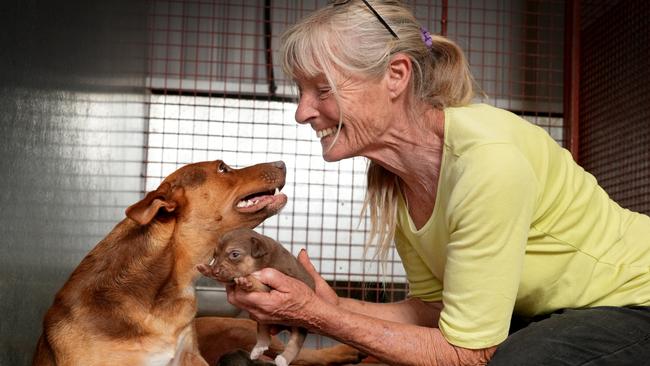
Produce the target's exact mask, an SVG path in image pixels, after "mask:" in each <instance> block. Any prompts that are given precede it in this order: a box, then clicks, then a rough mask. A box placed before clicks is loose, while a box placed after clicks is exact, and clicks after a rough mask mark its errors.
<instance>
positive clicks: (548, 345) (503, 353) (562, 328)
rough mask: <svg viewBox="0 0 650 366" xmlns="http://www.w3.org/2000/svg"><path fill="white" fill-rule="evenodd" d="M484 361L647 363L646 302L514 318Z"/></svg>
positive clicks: (579, 365)
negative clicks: (489, 357)
mask: <svg viewBox="0 0 650 366" xmlns="http://www.w3.org/2000/svg"><path fill="white" fill-rule="evenodd" d="M488 365H489V366H528V365H530V366H605V365H607V366H649V365H650V307H627V308H620V307H596V308H591V309H580V310H571V309H567V310H562V311H558V312H556V313H553V314H551V315H548V316H543V317H538V318H533V319H521V318H513V323H512V326H511V334H510V335H509V336H508V338H507V339H506V340H505V341H504V342H503V343H502V344H501V345H499V347H498V348H497V351H496V352H495V353H494V357H493V358H492V360H491V361H490V363H489V364H488Z"/></svg>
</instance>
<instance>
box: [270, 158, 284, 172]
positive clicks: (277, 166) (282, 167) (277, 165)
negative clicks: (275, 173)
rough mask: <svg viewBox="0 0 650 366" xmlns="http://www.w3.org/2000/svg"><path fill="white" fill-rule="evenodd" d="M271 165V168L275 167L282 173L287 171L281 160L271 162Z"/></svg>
mask: <svg viewBox="0 0 650 366" xmlns="http://www.w3.org/2000/svg"><path fill="white" fill-rule="evenodd" d="M271 164H273V166H275V167H276V168H278V169H280V170H282V171H285V170H287V166H286V165H285V164H284V161H282V160H279V161H275V162H273V163H271Z"/></svg>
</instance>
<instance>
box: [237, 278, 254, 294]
mask: <svg viewBox="0 0 650 366" xmlns="http://www.w3.org/2000/svg"><path fill="white" fill-rule="evenodd" d="M234 280H235V284H237V287H239V288H241V289H242V290H244V291H248V292H251V291H253V290H254V289H255V285H254V284H253V281H251V280H250V279H249V278H248V277H236V278H235V279H234Z"/></svg>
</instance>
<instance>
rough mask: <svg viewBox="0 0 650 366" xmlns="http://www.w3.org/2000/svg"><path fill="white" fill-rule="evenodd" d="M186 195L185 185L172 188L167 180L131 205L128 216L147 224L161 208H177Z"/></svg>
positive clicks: (172, 209) (127, 212)
mask: <svg viewBox="0 0 650 366" xmlns="http://www.w3.org/2000/svg"><path fill="white" fill-rule="evenodd" d="M184 197H185V195H184V190H183V187H176V188H173V189H172V187H171V185H170V184H169V183H167V182H165V183H163V184H161V185H160V187H158V189H156V190H155V191H153V192H149V193H147V195H146V196H145V197H144V198H143V199H142V200H140V201H139V202H136V203H134V204H133V205H131V206H129V208H127V209H126V216H127V217H128V218H130V219H131V220H133V221H135V222H137V223H138V224H140V225H147V224H149V223H150V222H151V220H153V219H154V217H156V214H157V213H158V210H160V209H161V208H164V209H165V211H167V212H172V211H174V210H176V209H177V207H178V206H179V203H181V201H182V200H183V199H184Z"/></svg>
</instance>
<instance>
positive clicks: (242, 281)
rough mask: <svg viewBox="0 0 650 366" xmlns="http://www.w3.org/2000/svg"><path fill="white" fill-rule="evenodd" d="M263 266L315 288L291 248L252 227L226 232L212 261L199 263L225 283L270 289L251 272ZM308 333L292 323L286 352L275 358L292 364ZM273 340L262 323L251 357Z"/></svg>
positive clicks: (202, 269)
mask: <svg viewBox="0 0 650 366" xmlns="http://www.w3.org/2000/svg"><path fill="white" fill-rule="evenodd" d="M262 268H274V269H276V270H278V271H280V272H282V273H284V274H286V275H289V276H292V277H295V278H297V279H299V280H301V281H303V282H304V283H306V284H307V285H308V286H309V287H311V288H312V289H314V279H313V278H312V277H311V276H310V275H309V273H307V271H306V270H305V268H304V267H303V266H302V265H301V264H300V263H299V262H298V261H297V260H296V258H295V257H294V256H293V255H292V254H291V253H289V251H287V250H286V249H285V248H284V247H283V246H282V245H281V244H280V243H278V242H276V241H275V240H273V239H271V238H269V237H268V236H264V235H261V234H258V233H256V232H255V231H253V230H250V229H237V230H233V231H230V232H228V233H226V234H224V235H223V236H222V237H221V240H220V241H219V243H218V245H217V248H216V249H215V251H214V257H213V259H212V261H211V262H210V264H200V265H198V266H197V269H198V270H199V271H200V272H201V273H203V275H205V276H207V277H210V278H213V279H215V280H217V281H219V282H222V283H224V284H230V283H233V282H234V283H236V284H237V286H239V287H241V288H243V289H244V290H247V291H270V288H268V287H267V286H266V285H264V284H262V283H260V282H259V281H257V280H255V279H254V278H253V277H250V276H248V275H250V274H251V273H253V272H255V271H258V270H260V269H262ZM306 336H307V330H306V329H304V328H299V327H291V336H290V338H289V341H288V342H287V346H286V348H285V349H284V352H282V354H280V355H278V356H277V357H276V358H275V363H276V365H278V366H287V365H289V364H290V363H291V361H293V359H294V358H295V357H296V355H297V354H298V352H299V351H300V349H301V348H302V345H303V343H304V341H305V337H306ZM270 344H271V335H270V331H269V327H268V325H265V324H258V326H257V343H256V344H255V346H254V347H253V350H252V351H251V354H250V356H251V359H253V360H255V359H257V358H259V357H260V356H261V355H262V354H263V353H264V351H266V350H267V349H268V348H269V345H270Z"/></svg>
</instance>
